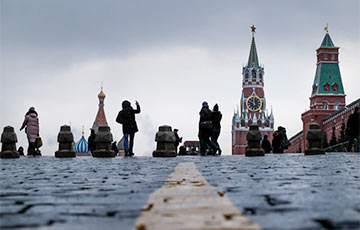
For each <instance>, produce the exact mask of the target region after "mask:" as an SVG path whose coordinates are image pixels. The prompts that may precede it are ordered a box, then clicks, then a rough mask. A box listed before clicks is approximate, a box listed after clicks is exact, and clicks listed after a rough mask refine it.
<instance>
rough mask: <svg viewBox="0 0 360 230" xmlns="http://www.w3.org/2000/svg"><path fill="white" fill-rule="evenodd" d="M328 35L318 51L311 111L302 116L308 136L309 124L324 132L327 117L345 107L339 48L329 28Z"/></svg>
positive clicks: (304, 132)
mask: <svg viewBox="0 0 360 230" xmlns="http://www.w3.org/2000/svg"><path fill="white" fill-rule="evenodd" d="M325 31H326V34H325V37H324V39H323V41H322V43H321V45H320V48H318V49H317V50H316V56H317V63H316V72H315V79H314V83H313V86H312V93H311V97H310V110H308V111H306V112H305V113H303V114H301V120H302V121H303V134H304V135H306V133H307V131H308V129H309V124H310V123H312V122H316V123H318V124H319V125H320V129H321V130H323V127H322V126H323V120H324V118H325V117H327V116H329V115H330V114H332V113H334V112H336V111H337V110H339V109H341V108H344V107H345V105H346V104H345V96H346V95H345V93H344V88H343V84H342V80H341V75H340V69H339V59H338V57H339V47H336V46H334V43H333V42H332V40H331V38H330V35H329V33H328V30H327V27H326V28H325ZM305 146H306V138H303V142H302V149H305Z"/></svg>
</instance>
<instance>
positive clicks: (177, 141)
mask: <svg viewBox="0 0 360 230" xmlns="http://www.w3.org/2000/svg"><path fill="white" fill-rule="evenodd" d="M178 131H179V130H178V129H174V134H175V143H174V145H175V152H176V154H177V152H178V151H177V147H178V146H179V144H180V143H181V142H182V137H179V135H178Z"/></svg>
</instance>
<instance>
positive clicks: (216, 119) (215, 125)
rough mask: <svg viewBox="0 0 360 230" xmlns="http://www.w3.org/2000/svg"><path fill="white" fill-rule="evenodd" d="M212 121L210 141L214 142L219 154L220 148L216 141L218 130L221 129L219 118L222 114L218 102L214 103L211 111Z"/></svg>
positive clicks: (218, 134)
mask: <svg viewBox="0 0 360 230" xmlns="http://www.w3.org/2000/svg"><path fill="white" fill-rule="evenodd" d="M211 115H212V122H213V132H212V134H211V141H212V142H213V143H214V145H216V147H217V149H218V151H219V155H221V149H220V145H219V143H218V141H217V140H218V138H219V136H220V131H221V124H220V121H221V118H222V114H221V112H220V111H219V106H218V104H215V105H214V108H213V111H212V114H211Z"/></svg>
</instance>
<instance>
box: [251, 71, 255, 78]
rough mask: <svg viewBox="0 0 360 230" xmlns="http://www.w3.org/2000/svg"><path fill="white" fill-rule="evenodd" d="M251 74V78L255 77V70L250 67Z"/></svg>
mask: <svg viewBox="0 0 360 230" xmlns="http://www.w3.org/2000/svg"><path fill="white" fill-rule="evenodd" d="M251 75H252V77H253V78H255V77H256V70H255V69H252V71H251Z"/></svg>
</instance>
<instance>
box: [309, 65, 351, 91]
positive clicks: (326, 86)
mask: <svg viewBox="0 0 360 230" xmlns="http://www.w3.org/2000/svg"><path fill="white" fill-rule="evenodd" d="M333 86H337V87H336V88H337V90H333ZM313 87H315V88H314V89H315V90H313V92H312V94H311V96H315V95H317V94H323V95H324V94H326V95H342V94H345V93H344V88H343V84H342V80H341V75H340V69H339V64H338V63H319V64H318V66H317V68H316V73H315V79H314V84H313Z"/></svg>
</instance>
